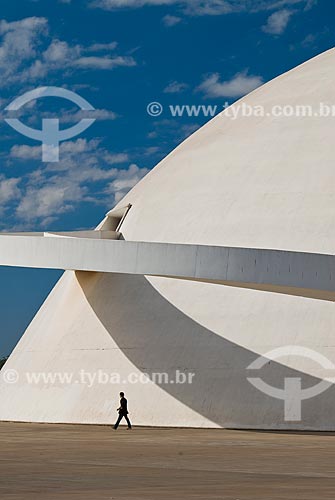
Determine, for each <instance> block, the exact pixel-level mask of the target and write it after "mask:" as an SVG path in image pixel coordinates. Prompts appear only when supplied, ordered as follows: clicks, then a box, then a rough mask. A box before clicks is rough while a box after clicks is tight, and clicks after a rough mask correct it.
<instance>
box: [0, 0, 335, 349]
mask: <svg viewBox="0 0 335 500" xmlns="http://www.w3.org/2000/svg"><path fill="white" fill-rule="evenodd" d="M1 7H2V8H1V15H0V18H1V21H0V71H1V73H2V74H1V76H2V78H1V79H0V110H1V111H0V118H1V119H0V162H1V163H0V165H1V171H0V231H19V230H20V231H21V230H27V231H29V230H44V229H52V230H68V229H81V228H91V227H94V226H95V225H96V224H97V223H98V222H99V221H100V220H101V219H102V218H103V216H104V214H105V212H106V211H107V210H108V209H110V208H112V207H113V206H114V204H115V203H116V202H117V201H118V200H120V199H121V198H122V196H123V195H124V194H125V193H126V192H127V191H128V190H129V189H130V188H131V187H132V186H134V185H135V184H136V183H137V182H138V181H139V180H140V179H141V178H142V177H143V176H144V175H145V174H146V173H147V172H148V171H149V170H150V169H152V168H153V167H154V166H155V165H156V164H157V163H158V162H159V161H160V159H162V158H163V157H164V156H165V155H166V154H167V153H168V152H170V151H171V150H172V149H173V148H174V147H175V146H176V145H177V144H179V143H180V142H181V141H182V140H183V139H184V138H186V137H187V136H188V135H190V134H191V133H192V132H193V131H194V130H196V129H197V128H198V127H200V126H201V125H203V124H204V123H206V121H208V119H209V118H208V117H206V116H204V115H201V114H200V116H187V115H184V116H183V117H178V118H177V117H172V116H171V113H170V111H169V106H170V105H176V104H179V105H183V104H186V105H196V106H198V105H213V106H217V107H218V108H217V109H218V110H219V109H221V108H222V106H223V105H224V103H225V102H229V103H231V102H234V101H235V100H236V99H238V98H239V97H241V96H242V95H244V94H246V93H248V92H249V91H250V90H252V89H253V88H255V87H257V86H258V85H260V84H262V83H263V82H266V81H268V80H271V79H272V78H274V77H275V76H277V75H279V74H281V73H283V72H284V71H287V70H289V69H291V68H293V67H294V66H296V65H297V64H299V63H301V62H303V61H305V60H307V59H309V58H311V57H313V56H314V55H316V54H318V53H320V52H323V51H324V50H326V49H328V48H330V47H332V46H333V45H334V34H335V31H334V19H335V4H334V2H333V0H319V1H313V0H309V1H308V0H301V1H299V0H286V1H285V0H267V1H266V0H183V1H182V0H180V1H179V0H92V1H91V0H48V1H45V0H19V1H12V0H11V1H9V0H2V2H1ZM41 86H57V87H62V88H67V89H69V90H73V91H75V92H77V93H78V94H79V95H81V96H82V97H84V98H85V99H87V100H88V101H89V102H90V103H91V104H92V105H93V106H94V108H95V109H96V110H97V111H96V112H95V117H96V122H95V123H94V124H93V125H92V126H91V127H90V128H89V129H88V130H86V131H85V132H84V133H82V134H81V135H80V136H78V137H76V138H73V139H72V140H70V141H67V142H64V143H62V145H61V148H60V161H59V162H58V163H43V162H42V161H41V146H40V144H39V143H37V142H35V141H33V140H31V139H28V138H26V137H23V136H20V135H19V134H18V133H17V132H15V131H14V130H13V129H11V128H10V127H9V126H8V125H7V124H6V123H5V122H4V120H3V118H4V117H6V112H5V107H6V106H7V105H8V104H9V103H10V102H11V101H12V100H13V99H14V98H15V97H17V96H20V95H21V94H23V93H24V92H26V91H29V90H33V89H35V88H37V87H41ZM334 88H335V87H334ZM154 101H158V102H160V103H161V104H162V106H163V112H162V114H161V115H160V116H157V117H153V116H150V115H149V114H148V113H147V106H148V104H149V103H151V102H154ZM76 111H77V109H75V106H74V105H73V104H71V103H69V102H67V101H63V100H60V99H57V98H44V99H39V100H38V101H35V102H32V103H30V105H26V107H25V109H24V110H22V113H21V115H20V118H21V120H22V121H24V122H25V123H28V124H29V125H30V126H33V127H35V128H40V127H41V118H42V117H43V116H44V117H48V116H50V117H52V116H53V117H55V116H57V117H63V124H62V127H63V128H65V127H68V126H70V125H72V124H74V123H76V122H77V121H78V119H77V118H78V114H77V115H76ZM60 275H61V273H60V272H56V271H44V270H28V269H10V268H0V299H1V300H0V318H1V321H0V334H1V336H0V338H1V344H0V355H6V354H9V353H10V352H11V350H12V349H13V347H14V346H15V344H16V342H17V341H18V339H19V338H20V336H21V335H22V334H23V332H24V330H25V328H26V326H27V325H28V324H29V322H30V321H31V319H32V317H33V316H34V314H35V312H36V311H37V310H38V308H39V307H40V305H41V303H42V302H43V300H44V299H45V297H46V295H47V294H48V292H49V291H50V290H51V288H52V286H53V285H54V283H55V282H56V281H57V279H58V278H59V276H60Z"/></svg>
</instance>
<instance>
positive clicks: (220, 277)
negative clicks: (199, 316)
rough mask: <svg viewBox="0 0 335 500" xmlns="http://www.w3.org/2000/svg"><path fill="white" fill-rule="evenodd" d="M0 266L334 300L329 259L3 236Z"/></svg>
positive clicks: (334, 263)
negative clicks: (169, 280) (213, 285)
mask: <svg viewBox="0 0 335 500" xmlns="http://www.w3.org/2000/svg"><path fill="white" fill-rule="evenodd" d="M0 265H1V266H15V267H32V268H48V269H64V270H76V271H94V272H107V273H121V274H140V275H147V276H162V277H171V278H179V279H189V280H195V281H202V282H210V283H216V284H223V285H228V286H239V287H248V288H254V289H258V290H264V291H275V292H279V293H288V294H294V295H303V296H307V297H317V298H320V299H323V300H335V256H334V255H324V254H312V253H303V252H289V251H281V250H267V249H255V248H233V247H231V248H230V247H217V246H207V245H185V244H171V243H151V242H136V241H124V240H104V239H98V240H95V239H90V238H74V237H71V238H66V237H65V238H64V237H63V236H57V235H53V237H52V238H46V237H38V236H15V237H14V236H7V235H4V236H0Z"/></svg>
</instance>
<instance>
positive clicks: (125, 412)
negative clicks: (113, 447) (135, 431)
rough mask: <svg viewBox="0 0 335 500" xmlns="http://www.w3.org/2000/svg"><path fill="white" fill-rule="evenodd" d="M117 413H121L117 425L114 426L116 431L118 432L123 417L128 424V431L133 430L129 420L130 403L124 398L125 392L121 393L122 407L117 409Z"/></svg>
mask: <svg viewBox="0 0 335 500" xmlns="http://www.w3.org/2000/svg"><path fill="white" fill-rule="evenodd" d="M117 411H118V412H119V418H118V419H117V421H116V424H115V425H114V429H115V430H116V429H117V428H118V427H119V425H120V422H121V420H122V419H123V417H124V418H125V419H126V422H127V424H128V429H131V423H130V420H129V418H128V401H127V400H126V398H125V397H124V392H120V407H119V408H118V409H117Z"/></svg>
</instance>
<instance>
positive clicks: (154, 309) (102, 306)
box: [76, 272, 335, 430]
mask: <svg viewBox="0 0 335 500" xmlns="http://www.w3.org/2000/svg"><path fill="white" fill-rule="evenodd" d="M76 275H77V279H78V282H79V284H80V286H81V288H82V290H83V292H84V294H85V296H86V299H87V301H88V302H89V304H90V306H91V307H92V309H93V311H94V312H95V314H96V316H97V318H98V319H99V321H101V323H102V324H103V325H104V327H105V329H106V330H107V332H108V333H109V335H110V336H111V337H112V338H113V340H114V341H115V342H116V344H117V345H118V346H119V348H120V350H121V351H122V353H123V354H124V355H125V356H126V357H127V358H128V359H129V360H130V361H131V362H132V363H133V364H134V365H135V366H136V367H137V368H138V369H139V370H141V371H142V372H143V373H148V374H150V373H157V372H166V373H168V374H169V376H170V377H171V378H173V377H174V374H175V372H176V370H177V369H179V370H187V371H188V372H194V373H195V377H194V380H193V383H192V384H183V385H178V384H177V385H176V384H172V385H171V384H161V385H160V387H161V389H163V390H164V391H166V392H167V393H168V394H170V395H171V396H173V397H174V398H176V399H177V400H178V401H180V402H182V403H183V404H185V405H186V406H188V407H189V408H191V409H192V410H194V411H195V412H197V413H198V414H200V415H203V416H204V417H205V418H207V419H209V420H210V421H211V422H213V423H215V424H218V425H220V426H222V427H236V428H254V429H257V428H260V429H261V428H262V429H286V430H287V429H292V430H294V429H306V430H308V429H310V430H313V429H314V430H334V429H335V424H334V425H333V426H332V425H331V424H330V423H331V422H332V421H333V415H334V413H335V397H334V396H335V390H334V387H333V386H332V387H331V388H330V389H328V390H327V391H326V392H324V393H322V394H321V395H318V396H316V397H314V398H313V399H310V400H306V401H303V402H302V422H285V421H284V401H282V400H279V399H274V398H271V397H269V396H266V395H265V394H263V393H261V392H259V391H258V390H257V389H256V388H254V387H253V386H251V384H250V383H249V382H248V381H247V377H248V376H261V377H262V378H263V379H264V380H265V381H266V382H267V383H268V384H270V385H273V386H275V387H279V388H282V387H283V385H284V379H285V378H287V377H292V378H301V379H302V387H303V388H306V387H310V386H314V385H316V384H317V383H318V382H320V379H319V378H317V377H313V376H310V375H306V374H304V373H302V372H300V371H298V370H294V369H290V368H288V367H286V366H283V365H281V364H280V363H278V362H275V361H271V362H269V365H268V366H267V368H264V369H263V371H262V372H259V373H258V374H257V375H255V373H252V374H251V373H250V371H249V372H248V371H247V369H246V367H248V366H249V364H250V363H251V362H253V361H254V360H255V358H256V357H258V354H255V353H254V352H252V351H250V350H248V349H246V348H243V347H241V346H239V345H237V344H235V343H233V342H231V341H228V340H227V339H225V338H223V337H221V336H219V335H217V334H215V333H213V332H212V331H210V330H208V329H206V328H205V327H203V326H201V325H200V324H198V323H197V322H195V321H194V320H192V319H191V318H190V317H188V316H186V315H185V314H184V313H183V312H181V311H180V310H179V309H177V308H176V307H174V306H173V305H172V304H171V303H170V302H168V301H167V300H166V299H164V297H163V296H162V295H161V294H160V293H159V292H158V291H157V290H156V289H155V288H154V287H153V286H152V285H151V284H150V283H149V281H148V280H147V279H146V278H145V277H144V276H135V275H118V274H108V273H88V272H77V273H76ZM122 297H123V298H124V297H127V301H126V302H125V301H124V300H122ZM167 411H168V409H167Z"/></svg>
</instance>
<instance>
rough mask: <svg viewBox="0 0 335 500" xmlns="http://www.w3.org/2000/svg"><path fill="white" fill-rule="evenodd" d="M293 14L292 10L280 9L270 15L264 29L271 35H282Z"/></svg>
mask: <svg viewBox="0 0 335 500" xmlns="http://www.w3.org/2000/svg"><path fill="white" fill-rule="evenodd" d="M292 14H293V11H292V10H288V9H283V10H278V11H277V12H274V13H273V14H271V16H269V17H268V20H267V22H266V24H265V25H264V26H263V31H265V33H269V34H271V35H280V34H281V33H283V32H284V31H285V29H286V27H287V25H288V23H289V21H290V18H291V16H292Z"/></svg>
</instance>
